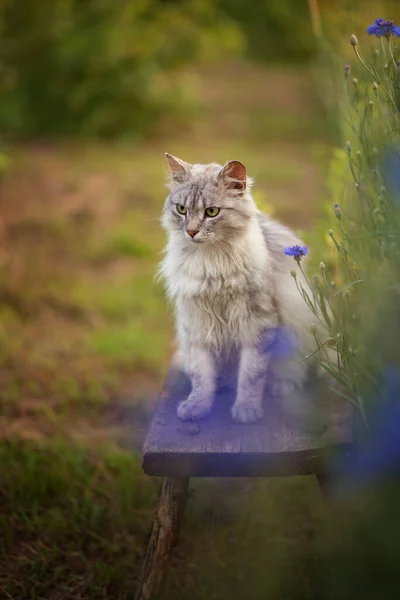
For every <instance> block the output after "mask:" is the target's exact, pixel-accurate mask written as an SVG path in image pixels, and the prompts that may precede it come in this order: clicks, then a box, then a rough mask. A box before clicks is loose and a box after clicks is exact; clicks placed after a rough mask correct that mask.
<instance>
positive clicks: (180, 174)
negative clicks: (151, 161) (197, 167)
mask: <svg viewBox="0 0 400 600" xmlns="http://www.w3.org/2000/svg"><path fill="white" fill-rule="evenodd" d="M165 158H166V159H167V161H168V165H169V168H170V170H171V176H172V179H173V181H176V183H183V182H184V181H186V179H187V178H188V177H189V173H190V168H191V165H190V164H189V163H187V162H185V161H184V160H181V159H180V158H176V156H172V154H168V152H166V153H165Z"/></svg>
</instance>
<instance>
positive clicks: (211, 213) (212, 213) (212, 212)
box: [206, 206, 219, 217]
mask: <svg viewBox="0 0 400 600" xmlns="http://www.w3.org/2000/svg"><path fill="white" fill-rule="evenodd" d="M218 213H219V208H218V207H217V206H210V207H209V208H206V215H207V217H216V216H217V215H218Z"/></svg>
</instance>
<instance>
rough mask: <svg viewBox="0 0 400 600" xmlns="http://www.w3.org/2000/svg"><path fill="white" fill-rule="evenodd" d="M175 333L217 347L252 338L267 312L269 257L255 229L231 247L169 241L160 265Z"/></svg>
mask: <svg viewBox="0 0 400 600" xmlns="http://www.w3.org/2000/svg"><path fill="white" fill-rule="evenodd" d="M163 271H164V274H165V275H166V279H167V285H168V292H169V295H170V297H172V298H173V299H174V301H175V304H176V310H177V323H178V335H179V336H180V337H186V338H188V339H190V340H191V342H192V343H196V342H198V343H202V344H206V345H208V346H210V347H214V348H218V349H219V350H221V349H222V348H224V347H228V346H230V345H232V343H234V344H235V343H246V340H249V343H250V341H253V340H254V339H255V338H256V337H257V335H258V334H259V331H260V330H261V329H262V327H263V326H264V325H265V323H266V321H267V320H268V318H269V316H270V314H271V298H270V296H269V290H268V278H269V275H270V261H269V256H268V250H267V248H266V245H265V243H264V240H263V239H262V234H261V232H259V231H258V230H257V229H256V230H255V231H253V232H252V234H250V232H249V234H248V235H247V236H244V238H243V239H242V240H241V241H240V243H236V245H234V246H233V245H232V247H231V248H229V249H227V248H224V249H219V248H217V247H214V248H213V247H209V246H204V247H202V246H200V245H199V247H188V248H182V247H179V245H175V244H174V243H173V241H172V243H171V244H170V245H169V248H168V251H167V255H166V257H165V260H164V264H163Z"/></svg>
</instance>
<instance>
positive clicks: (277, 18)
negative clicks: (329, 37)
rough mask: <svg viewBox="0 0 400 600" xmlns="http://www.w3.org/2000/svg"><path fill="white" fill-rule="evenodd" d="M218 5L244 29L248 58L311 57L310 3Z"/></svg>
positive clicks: (229, 1)
mask: <svg viewBox="0 0 400 600" xmlns="http://www.w3.org/2000/svg"><path fill="white" fill-rule="evenodd" d="M219 2H220V5H221V7H222V8H223V10H224V11H225V12H226V14H227V15H229V16H230V17H232V18H233V19H234V20H235V21H237V22H238V23H240V25H241V27H242V28H243V31H244V34H245V39H246V46H247V47H246V51H247V54H248V56H250V57H252V58H256V59H259V60H268V61H277V62H284V61H287V60H288V59H290V60H291V61H292V62H293V61H295V62H303V61H304V60H306V59H309V58H310V57H311V54H312V51H313V48H314V39H313V31H312V26H311V20H310V13H309V7H308V2H307V0H300V1H299V0H280V2H270V0H259V1H258V2H245V1H244V0H219Z"/></svg>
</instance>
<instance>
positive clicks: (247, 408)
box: [231, 402, 264, 423]
mask: <svg viewBox="0 0 400 600" xmlns="http://www.w3.org/2000/svg"><path fill="white" fill-rule="evenodd" d="M231 414H232V417H233V418H234V419H235V421H237V422H238V423H256V422H257V421H260V419H262V418H263V416H264V411H263V409H262V408H261V406H257V405H253V404H249V403H245V402H235V404H234V405H233V406H232V408H231Z"/></svg>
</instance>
